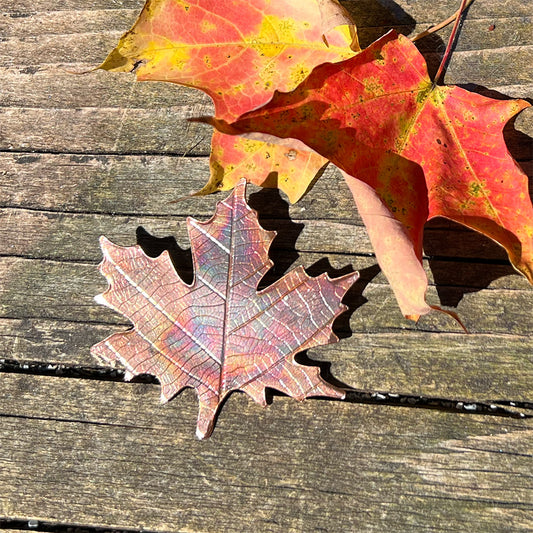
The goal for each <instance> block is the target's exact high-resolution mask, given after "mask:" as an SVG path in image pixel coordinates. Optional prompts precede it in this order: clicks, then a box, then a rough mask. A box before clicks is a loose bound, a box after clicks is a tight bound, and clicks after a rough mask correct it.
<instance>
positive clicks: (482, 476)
mask: <svg viewBox="0 0 533 533" xmlns="http://www.w3.org/2000/svg"><path fill="white" fill-rule="evenodd" d="M1 377H2V384H3V386H2V387H0V395H1V396H0V398H1V399H0V409H1V411H2V414H4V415H8V416H4V417H2V418H3V420H2V425H1V429H0V446H1V447H2V451H3V453H2V457H1V458H0V464H1V468H0V484H1V486H2V487H3V490H2V491H1V492H0V509H2V514H3V515H8V516H11V517H28V516H31V517H33V518H35V519H38V520H46V521H54V522H63V523H85V524H92V525H94V526H97V525H101V526H107V527H136V528H139V529H140V528H146V529H150V530H153V531H178V530H179V531H184V530H187V531H234V530H235V528H236V527H237V528H238V529H239V530H243V531H248V530H251V529H254V530H259V531H272V532H274V531H284V532H285V531H291V532H292V531H294V532H297V531H320V530H326V531H331V532H337V531H339V532H340V531H383V530H384V529H387V530H392V531H413V530H433V531H448V532H451V531H457V532H461V533H462V532H464V531H465V530H467V531H472V532H482V531H483V532H484V531H502V532H503V531H508V530H509V529H511V530H513V531H527V529H528V528H529V527H530V525H531V524H530V515H531V511H532V510H533V507H532V505H531V501H532V497H533V494H532V488H533V485H532V478H531V468H530V466H531V450H532V444H533V432H532V430H531V423H530V422H527V421H520V420H510V419H495V418H492V417H485V416H484V417H478V416H471V415H454V414H448V413H438V412H431V411H429V412H428V411H422V410H413V409H408V408H391V407H376V406H361V405H347V404H342V403H339V402H320V401H308V402H305V403H303V404H297V403H295V402H294V401H293V400H290V399H286V398H276V399H275V400H274V403H273V405H271V406H270V407H269V408H267V409H262V408H261V407H259V406H257V405H255V404H253V403H252V402H251V401H249V400H248V399H247V398H246V397H244V395H233V396H232V397H231V398H230V399H229V401H228V402H227V403H226V405H225V407H224V410H223V412H222V414H221V416H220V419H219V423H218V427H217V429H216V431H215V433H214V435H213V437H212V438H211V439H210V440H208V441H207V442H198V441H196V440H195V438H194V436H193V427H194V419H195V416H196V400H195V398H194V395H193V394H191V393H186V394H183V395H182V396H181V397H180V398H179V399H177V400H176V401H174V402H172V403H170V404H168V405H166V406H164V407H161V406H159V405H158V404H157V402H158V391H157V387H156V386H154V385H142V384H137V385H135V386H131V385H125V384H120V383H106V382H95V381H85V380H66V379H61V378H42V377H41V378H37V377H36V378H31V379H30V378H28V377H27V376H1ZM473 486H475V490H472V487H473ZM65 502H68V505H65ZM199 502H201V505H200V504H199ZM103 509H105V512H102V510H103Z"/></svg>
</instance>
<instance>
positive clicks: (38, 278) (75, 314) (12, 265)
mask: <svg viewBox="0 0 533 533" xmlns="http://www.w3.org/2000/svg"><path fill="white" fill-rule="evenodd" d="M326 257H327V258H328V259H329V260H330V263H331V264H332V265H333V269H331V270H330V268H329V267H328V266H327V263H325V259H326ZM341 261H342V263H341ZM301 263H304V264H305V266H309V265H311V268H310V271H311V273H312V274H318V273H320V272H323V271H324V270H326V271H330V272H332V273H333V274H334V273H335V270H334V269H342V268H346V266H347V265H349V263H350V261H349V260H348V258H347V257H346V256H341V260H340V261H339V260H338V258H335V257H334V256H325V255H324V254H303V253H302V254H301V257H300V258H298V260H297V261H295V262H294V265H297V264H301ZM314 263H316V264H314ZM354 263H355V264H354V265H353V266H355V267H356V268H360V267H363V268H368V271H364V279H362V280H361V281H359V282H357V283H356V284H355V285H354V288H353V289H352V290H351V292H350V293H349V295H348V296H347V298H346V301H347V303H348V305H352V306H353V307H354V308H355V307H357V311H356V313H355V314H354V316H353V318H352V321H351V324H350V327H351V328H352V330H353V331H354V332H357V331H359V332H371V331H376V330H384V331H391V330H397V329H416V325H415V324H414V323H412V322H411V321H406V320H404V319H403V318H402V316H401V314H400V312H399V310H398V308H397V304H396V301H395V299H394V296H393V294H392V291H391V289H390V287H389V286H388V284H386V281H385V279H384V278H383V276H382V275H381V274H380V275H379V276H378V277H376V278H374V276H375V275H376V272H377V269H376V267H375V263H374V262H373V261H372V260H371V259H370V260H365V258H360V259H358V260H357V262H355V261H354ZM286 267H287V265H285V264H284V265H283V267H282V269H284V268H286ZM281 273H282V272H279V271H278V272H275V275H281ZM0 276H1V278H2V279H3V281H4V283H3V286H2V287H1V292H0V316H3V317H6V318H53V319H60V320H75V321H90V322H94V321H97V322H109V323H116V322H117V319H116V314H115V313H113V312H112V311H110V310H107V309H104V308H102V306H99V305H97V304H96V303H95V302H93V296H94V295H95V294H97V293H99V292H102V290H104V289H105V288H106V283H105V280H104V279H103V277H102V276H101V275H100V274H99V273H98V271H97V269H96V268H95V264H83V263H70V262H67V261H61V262H59V261H49V260H31V259H25V258H16V257H4V258H0ZM365 278H366V279H365ZM516 279H517V280H521V278H519V277H518V276H517V278H516ZM270 280H271V281H272V278H270ZM502 280H503V281H501V282H500V285H501V284H505V278H502ZM520 283H522V285H523V288H513V289H509V288H505V287H504V288H501V287H498V286H497V284H495V286H492V285H491V286H489V287H488V288H486V289H484V290H481V291H479V292H472V288H465V287H446V286H440V287H439V292H440V294H441V295H442V296H441V297H443V298H444V299H447V298H452V297H455V296H457V295H459V299H460V302H459V305H458V306H457V311H458V313H459V314H460V315H461V316H462V317H463V319H464V321H465V323H466V325H467V327H469V328H470V329H471V331H472V332H477V333H489V332H492V333H494V334H497V333H504V334H505V333H512V334H517V335H522V334H525V333H528V332H530V331H532V329H533V317H532V316H531V313H529V310H530V309H531V308H532V307H533V291H532V290H531V289H530V288H529V286H528V285H527V283H526V282H525V281H524V282H522V281H520ZM436 296H437V294H436V289H435V287H434V286H430V290H429V296H428V298H429V301H430V302H434V301H435V300H436ZM461 297H462V298H461ZM365 300H366V302H365ZM363 302H364V305H362V304H363ZM435 303H437V302H435ZM358 306H360V307H358ZM119 323H122V321H119ZM456 326H457V325H456V324H455V323H454V322H453V321H449V320H448V319H447V318H446V317H445V316H443V315H441V314H433V315H429V316H427V317H424V318H423V319H422V321H421V322H420V323H419V327H420V328H423V329H430V330H435V331H450V328H451V331H457V327H456Z"/></svg>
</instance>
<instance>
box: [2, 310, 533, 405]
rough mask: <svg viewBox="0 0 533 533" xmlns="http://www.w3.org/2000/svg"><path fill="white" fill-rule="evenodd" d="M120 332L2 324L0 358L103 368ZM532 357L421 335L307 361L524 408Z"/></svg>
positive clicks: (357, 339)
mask: <svg viewBox="0 0 533 533" xmlns="http://www.w3.org/2000/svg"><path fill="white" fill-rule="evenodd" d="M339 327H341V328H342V324H340V325H339ZM125 328H126V326H123V325H116V326H112V325H106V324H87V323H79V322H65V321H54V320H43V319H0V353H1V354H2V358H3V359H6V360H8V361H13V362H19V363H20V364H22V365H24V364H25V363H32V364H33V363H35V364H37V363H41V364H42V368H41V371H42V372H55V371H56V367H57V366H58V365H63V366H65V367H69V366H70V367H82V368H95V367H102V368H105V365H104V364H102V363H101V362H99V361H97V360H96V359H93V358H92V357H91V355H90V353H89V348H90V346H92V345H93V344H96V343H97V342H99V341H101V340H102V339H104V338H105V337H107V336H108V335H111V334H112V333H115V332H117V331H124V329H125ZM336 329H337V330H338V328H336ZM339 333H341V332H339ZM344 334H346V332H344ZM531 353H532V343H531V341H530V339H529V338H528V337H527V336H521V335H509V334H507V335H504V334H501V335H491V334H471V335H464V334H462V333H459V334H453V333H428V332H423V331H421V332H410V333H409V334H407V333H404V334H403V335H402V334H401V335H399V334H398V333H380V332H372V333H354V334H352V335H351V336H350V338H348V339H343V340H342V341H341V342H340V344H336V345H330V346H324V347H321V348H318V349H314V350H311V351H309V357H310V358H311V359H313V360H317V361H322V362H327V363H329V364H331V369H330V373H331V375H332V376H333V377H334V378H335V379H337V380H339V381H341V382H343V383H345V384H346V385H349V386H352V387H354V388H356V389H359V390H366V391H380V392H387V393H395V394H409V395H420V396H423V397H437V398H448V399H455V400H467V401H470V402H472V401H474V402H476V401H477V402H479V401H484V402H494V401H499V400H503V399H507V400H510V401H515V402H519V401H524V402H528V401H531V400H533V389H532V386H531V383H533V360H532V358H531ZM0 368H1V365H0ZM57 371H58V372H62V370H61V368H59V369H58V370H57Z"/></svg>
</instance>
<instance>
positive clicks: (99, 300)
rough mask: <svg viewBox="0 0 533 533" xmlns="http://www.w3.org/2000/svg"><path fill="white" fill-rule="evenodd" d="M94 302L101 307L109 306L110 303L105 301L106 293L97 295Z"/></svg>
mask: <svg viewBox="0 0 533 533" xmlns="http://www.w3.org/2000/svg"><path fill="white" fill-rule="evenodd" d="M94 301H95V302H96V303H97V304H99V305H105V306H107V305H108V303H107V301H106V299H105V296H104V293H101V294H97V295H96V296H95V297H94Z"/></svg>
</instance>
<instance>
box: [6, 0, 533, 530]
mask: <svg viewBox="0 0 533 533" xmlns="http://www.w3.org/2000/svg"><path fill="white" fill-rule="evenodd" d="M344 4H345V5H346V6H347V7H348V9H349V10H350V11H351V12H352V14H353V16H354V18H355V20H356V21H357V22H358V25H359V27H360V37H361V42H362V44H364V45H366V44H369V43H370V42H371V40H372V39H374V38H377V37H378V36H379V35H381V34H383V33H384V32H385V31H387V29H389V28H390V27H395V28H397V29H398V30H400V31H402V32H404V33H416V32H418V31H421V30H423V29H425V28H426V27H427V26H428V25H429V24H431V23H435V22H439V21H440V20H442V19H444V18H446V17H447V16H448V15H449V14H451V13H452V12H453V11H454V10H455V9H457V7H458V4H459V2H457V1H455V0H454V1H452V0H444V1H441V2H427V1H422V0H410V1H408V0H398V1H397V2H393V1H389V0H360V1H357V2H356V1H355V0H354V1H349V2H344ZM141 7H142V0H83V1H82V0H62V1H61V2H59V1H58V0H33V1H29V0H22V1H14V0H3V2H2V9H1V10H0V11H1V12H2V13H1V16H0V207H1V211H0V280H1V286H0V422H1V423H0V450H1V451H2V452H1V453H0V528H2V529H4V530H8V531H9V530H12V531H19V530H23V529H26V528H27V527H28V520H37V521H38V524H37V525H36V527H33V526H35V523H34V522H32V529H33V530H36V531H50V530H54V528H55V529H57V528H63V529H62V530H63V531H66V528H68V527H76V526H78V527H82V528H84V529H85V530H88V531H92V530H94V528H98V527H105V528H107V530H109V529H111V530H113V529H127V530H130V531H141V530H143V531H149V532H158V533H159V532H161V533H162V532H182V531H183V532H185V531H187V532H191V531H193V532H223V531H230V532H232V531H260V532H263V531H265V532H287V531H289V532H312V531H317V532H319V531H325V532H345V531H365V532H366V531H369V532H372V531H376V532H378V531H379V532H381V531H394V532H402V531H406V532H410V531H453V532H464V531H469V532H478V531H479V532H486V531H491V532H493V531H494V532H499V531H501V532H507V531H533V475H532V467H533V461H532V459H533V426H532V423H531V420H530V419H528V418H525V417H524V418H520V417H519V415H520V413H522V414H526V415H531V414H533V411H532V410H531V405H532V402H533V336H532V335H531V332H532V331H533V313H532V312H531V310H532V309H533V289H532V288H531V287H530V286H529V284H528V283H527V282H526V280H524V279H523V278H521V277H520V276H518V275H517V274H516V273H514V271H513V270H512V268H511V267H510V266H509V264H508V262H507V260H506V257H505V254H504V253H503V251H502V250H501V249H500V248H499V247H498V246H497V245H495V244H494V243H492V242H491V241H489V240H488V239H486V238H484V237H482V236H480V235H477V234H474V233H473V232H471V231H469V230H467V229H465V228H462V227H460V226H458V225H455V224H452V223H449V222H446V221H443V220H436V221H432V222H431V223H430V224H429V225H428V228H427V230H426V236H425V240H424V250H425V259H424V265H425V267H426V269H427V272H428V276H429V278H430V282H431V283H430V288H429V295H428V299H429V300H430V302H432V303H437V302H438V301H439V299H440V301H441V302H442V303H443V305H445V306H448V307H449V308H451V309H454V310H456V311H457V312H458V313H459V314H460V316H461V318H462V319H463V321H464V322H465V324H466V325H467V327H468V329H469V331H470V334H468V335H465V334H464V333H462V332H461V329H460V328H459V327H458V325H457V324H456V323H455V322H454V321H453V320H451V319H449V318H448V317H446V316H444V315H439V314H435V315H430V316H427V317H423V318H422V319H421V321H420V322H419V323H418V324H414V323H412V322H409V321H406V320H405V319H403V317H402V316H401V314H400V311H399V310H398V308H397V305H396V303H395V300H394V297H393V294H392V291H391V290H390V287H389V286H388V284H387V282H386V280H385V279H384V277H383V276H382V274H380V273H379V268H378V267H377V266H376V262H375V258H374V257H373V255H372V249H371V246H370V243H369V241H368V238H367V236H366V232H365V230H364V227H363V226H362V223H361V220H360V218H359V216H358V214H357V213H356V212H355V209H354V207H353V200H351V198H350V194H349V191H348V190H347V187H346V186H345V185H344V184H343V182H342V178H341V177H340V174H339V173H337V172H336V171H335V170H334V169H333V168H330V169H328V170H327V171H326V172H325V174H324V176H322V177H321V178H320V180H319V181H318V182H317V184H316V185H315V187H314V188H313V189H312V190H311V192H310V193H309V194H308V195H307V196H306V197H305V198H304V199H303V200H302V201H301V202H299V203H298V204H296V205H294V206H289V205H288V204H287V202H286V201H285V199H284V197H283V195H280V194H279V193H278V192H277V191H261V190H260V189H258V188H256V187H250V203H251V205H252V206H253V207H254V208H255V209H256V210H257V211H258V212H259V216H260V220H261V222H262V224H263V225H264V226H265V227H266V228H268V229H275V230H277V231H278V237H277V238H276V240H275V241H274V245H273V248H272V253H271V256H272V257H273V259H274V261H275V264H276V266H275V268H274V270H273V273H272V274H270V275H269V277H268V279H269V280H270V281H273V280H274V279H275V278H276V277H277V276H280V275H282V274H283V273H284V272H285V271H287V270H288V269H290V268H292V267H293V266H295V265H297V264H303V265H304V266H305V267H306V268H308V271H309V272H310V273H311V274H314V275H316V274H319V273H321V272H324V271H328V272H329V273H330V274H332V275H334V274H340V273H344V272H346V271H348V270H349V269H350V268H354V269H357V270H360V271H361V280H360V281H358V282H357V283H356V284H355V286H354V287H353V289H351V291H350V292H349V294H348V296H347V298H346V303H347V305H348V306H349V312H347V313H346V314H345V315H343V317H341V318H340V319H339V320H338V322H337V327H336V332H337V333H338V335H339V336H340V337H341V341H340V343H338V344H336V345H331V346H327V347H321V348H317V349H314V350H312V351H310V352H309V353H308V356H309V358H311V359H313V360H315V361H319V362H320V363H321V364H322V365H323V366H324V372H326V375H328V374H330V375H331V376H332V377H333V378H334V379H336V380H338V381H339V382H341V383H345V384H347V385H350V386H352V387H355V388H356V389H358V390H359V391H360V393H359V394H358V395H356V396H355V398H356V400H358V401H354V402H352V403H348V402H347V403H340V402H331V401H321V400H309V401H306V402H303V403H297V402H295V401H294V400H291V399H289V398H285V397H280V396H274V398H273V401H272V405H270V406H269V407H268V408H266V409H263V408H261V407H259V406H258V405H256V404H254V403H252V402H251V401H250V400H249V399H248V398H247V397H246V396H244V395H243V394H233V395H232V396H231V397H230V398H229V400H228V401H227V402H226V404H225V406H224V408H223V410H222V413H221V415H220V417H219V421H218V424H217V427H216V429H215V432H214V435H213V437H212V438H211V439H209V440H208V441H206V442H199V441H197V440H196V439H195V437H194V425H195V418H196V409H197V407H196V399H195V396H194V394H193V393H192V392H191V391H185V392H184V393H182V394H181V395H180V396H179V397H177V398H176V399H174V400H173V401H172V402H170V403H169V404H167V405H164V406H161V405H160V404H159V403H158V401H159V386H158V384H157V383H155V382H153V380H146V382H135V383H124V382H123V381H122V374H121V373H120V371H116V370H113V369H111V368H107V367H105V366H104V365H102V364H100V363H99V362H97V361H95V360H93V359H92V358H91V356H90V354H89V348H90V346H91V345H92V344H94V343H96V342H98V341H99V340H101V339H103V338H104V337H105V336H107V335H109V334H111V333H113V332H115V331H121V330H125V329H127V328H128V324H127V322H126V321H125V319H124V318H123V317H121V316H120V315H118V314H116V313H113V312H112V311H110V310H109V309H105V308H103V307H101V306H99V305H97V304H96V303H95V302H94V300H93V297H94V295H96V294H98V293H99V292H102V291H103V290H104V289H105V287H106V283H105V280H104V278H103V277H102V276H101V275H100V274H99V273H98V271H97V269H96V265H97V264H98V262H99V261H100V258H101V253H100V250H99V248H98V236H99V235H101V234H105V235H106V236H107V237H108V238H110V239H111V240H112V241H114V242H116V243H118V244H122V245H131V244H134V243H136V242H137V236H136V233H138V235H139V237H138V238H139V240H140V242H142V243H145V244H146V243H151V244H150V245H151V250H152V252H154V253H155V252H156V251H157V246H156V244H157V242H156V241H154V239H149V238H147V237H146V235H147V234H149V235H152V236H154V237H159V238H164V237H166V238H168V237H170V236H174V237H175V239H176V241H172V240H169V239H166V240H165V241H161V242H160V245H161V246H163V245H165V243H166V245H169V243H170V246H171V249H172V253H173V254H174V255H173V257H174V259H175V262H176V264H177V266H178V268H179V269H180V271H182V272H183V273H184V275H185V276H191V265H190V256H189V255H188V248H189V242H188V237H187V232H186V225H185V221H186V217H187V216H189V215H190V216H194V217H198V218H199V219H201V220H205V219H207V218H209V217H210V216H211V215H212V213H213V209H214V205H215V203H216V202H217V201H219V200H221V199H222V198H223V197H224V195H217V196H213V197H207V198H195V199H189V200H186V201H183V202H179V203H170V202H171V201H172V200H174V199H177V198H180V197H181V196H183V195H184V194H187V193H188V192H190V191H193V190H197V189H199V188H200V187H201V186H202V185H203V184H204V183H205V181H206V180H207V177H208V161H207V155H208V153H209V140H210V130H209V128H208V127H207V126H205V125H202V124H191V123H188V122H187V121H186V120H185V119H186V118H187V117H191V116H197V115H205V114H209V113H211V112H212V105H211V103H210V101H209V99H208V98H207V97H206V96H205V95H203V94H202V93H200V92H199V91H194V90H191V89H187V88H183V87H177V86H171V85H170V84H164V83H136V82H135V81H134V79H133V76H130V75H117V74H111V73H106V72H93V73H90V74H85V75H77V74H72V72H81V71H85V70H88V69H90V68H92V67H94V66H95V65H96V64H98V63H99V62H100V61H101V60H102V59H103V58H104V57H105V55H106V54H107V52H108V51H109V50H110V49H111V48H112V47H113V46H114V44H115V43H116V41H117V39H118V38H119V37H120V35H121V33H123V32H124V31H125V30H126V29H128V28H129V26H130V25H131V23H132V22H133V21H134V19H135V17H136V14H137V13H138V11H139V10H140V8H141ZM532 16H533V7H532V6H531V3H530V2H523V1H522V0H507V1H505V2H502V1H501V0H500V1H497V0H476V2H474V4H473V5H472V7H471V8H470V10H469V12H468V17H467V19H466V21H465V23H464V25H463V29H462V32H461V34H460V37H459V40H458V42H457V46H456V50H455V52H454V55H453V57H452V61H451V64H450V67H449V69H448V73H447V75H446V82H447V83H458V84H462V85H466V86H467V87H469V88H471V89H473V90H477V91H480V92H482V93H483V94H487V95H491V96H494V97H498V95H499V97H503V96H512V97H521V98H531V96H532V94H533V73H532V70H531V64H532V63H533V44H532V41H531V23H532ZM492 26H494V28H493V29H491V28H492ZM448 34H449V28H447V29H445V30H443V31H442V32H440V33H439V34H438V35H437V36H432V37H429V38H426V39H424V40H422V41H420V42H419V46H420V49H421V50H422V51H423V53H424V54H425V55H426V58H427V60H428V63H429V65H430V69H432V70H433V71H435V69H436V67H437V65H438V60H439V57H440V54H441V53H442V51H443V49H444V46H445V45H444V42H445V40H446V38H447V36H448ZM505 137H506V140H507V143H508V146H509V148H510V150H511V152H512V153H513V155H514V157H515V158H516V159H517V160H518V161H519V162H520V164H521V165H522V167H523V168H524V170H525V171H526V173H528V175H529V176H530V177H531V176H532V175H533V154H532V143H531V138H532V137H533V112H532V110H531V109H527V110H525V111H524V112H523V113H521V115H520V116H519V117H518V118H517V119H516V121H515V122H514V126H513V127H508V128H506V131H505ZM138 228H143V229H142V230H140V231H138ZM160 250H161V248H159V251H160ZM328 367H329V368H328ZM141 381H142V380H141ZM465 406H466V407H465ZM500 406H503V407H505V408H506V409H507V410H508V414H509V415H512V416H514V417H515V418H512V417H511V416H495V415H496V414H500V415H502V414H505V413H502V412H501V409H500ZM425 407H427V408H425ZM430 407H431V408H430ZM528 407H529V409H528ZM491 412H492V413H494V414H490V413H491ZM480 413H483V414H480Z"/></svg>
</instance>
